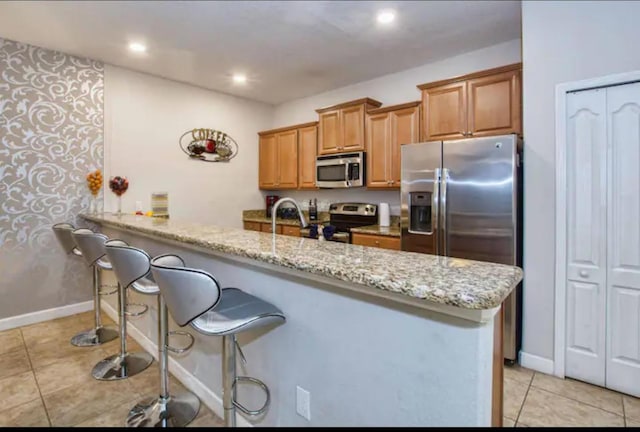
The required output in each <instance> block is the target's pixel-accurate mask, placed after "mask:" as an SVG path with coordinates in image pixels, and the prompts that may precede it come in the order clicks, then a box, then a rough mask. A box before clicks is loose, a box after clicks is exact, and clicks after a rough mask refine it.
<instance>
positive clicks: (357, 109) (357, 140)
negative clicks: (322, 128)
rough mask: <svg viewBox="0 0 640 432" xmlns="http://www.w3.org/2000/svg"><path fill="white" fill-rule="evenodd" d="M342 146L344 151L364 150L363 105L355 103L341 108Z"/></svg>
mask: <svg viewBox="0 0 640 432" xmlns="http://www.w3.org/2000/svg"><path fill="white" fill-rule="evenodd" d="M340 114H341V116H342V118H341V119H340V123H341V124H340V126H341V129H342V147H341V148H340V150H344V151H363V150H364V135H365V131H364V105H355V106H352V107H348V108H343V109H342V110H341V113H340Z"/></svg>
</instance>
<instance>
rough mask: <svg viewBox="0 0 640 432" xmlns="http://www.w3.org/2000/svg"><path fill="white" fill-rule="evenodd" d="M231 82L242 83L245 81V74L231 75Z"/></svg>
mask: <svg viewBox="0 0 640 432" xmlns="http://www.w3.org/2000/svg"><path fill="white" fill-rule="evenodd" d="M233 82H234V83H236V84H244V83H246V82H247V76H246V75H242V74H235V75H233Z"/></svg>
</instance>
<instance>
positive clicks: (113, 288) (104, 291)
mask: <svg viewBox="0 0 640 432" xmlns="http://www.w3.org/2000/svg"><path fill="white" fill-rule="evenodd" d="M117 292H118V285H107V284H103V285H100V288H99V289H98V294H99V295H111V294H115V293H117Z"/></svg>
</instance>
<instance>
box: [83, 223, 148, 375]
mask: <svg viewBox="0 0 640 432" xmlns="http://www.w3.org/2000/svg"><path fill="white" fill-rule="evenodd" d="M71 236H72V237H73V240H74V241H75V242H76V246H77V247H78V249H80V251H81V252H82V256H84V257H85V259H86V260H87V263H89V265H92V266H93V267H94V271H95V269H99V270H113V266H112V265H111V262H110V261H109V259H108V258H106V257H105V255H106V253H107V250H106V246H105V243H106V242H107V240H108V239H109V238H108V237H107V236H106V235H104V234H100V233H94V232H93V231H91V230H88V229H84V228H81V229H77V230H75V231H73V232H72V233H71ZM120 242H121V243H123V244H125V245H126V243H124V242H122V241H120ZM127 306H128V305H127V290H126V287H123V286H122V284H120V283H118V324H119V329H120V335H119V336H120V352H119V353H118V354H114V355H112V356H109V357H107V358H105V359H103V360H101V361H99V362H98V363H97V364H96V365H95V366H94V367H93V370H92V371H91V375H92V376H93V377H94V378H95V379H99V380H106V381H112V380H119V379H124V378H128V377H131V376H134V375H136V374H138V373H140V372H142V371H143V370H145V369H146V368H147V367H149V365H150V364H151V363H152V362H153V357H152V356H151V355H150V354H149V353H147V352H135V353H130V352H127V315H136V316H137V315H140V314H142V313H144V312H146V311H147V306H146V305H138V306H143V310H142V312H139V313H129V312H127Z"/></svg>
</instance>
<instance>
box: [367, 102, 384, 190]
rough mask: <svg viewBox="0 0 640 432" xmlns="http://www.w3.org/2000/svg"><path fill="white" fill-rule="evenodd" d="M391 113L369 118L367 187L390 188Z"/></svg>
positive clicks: (374, 115)
mask: <svg viewBox="0 0 640 432" xmlns="http://www.w3.org/2000/svg"><path fill="white" fill-rule="evenodd" d="M388 151H389V113H382V114H373V115H369V116H368V117H367V187H375V188H379V187H382V188H386V187H389V167H388V165H389V163H388V162H389V159H390V155H388Z"/></svg>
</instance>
